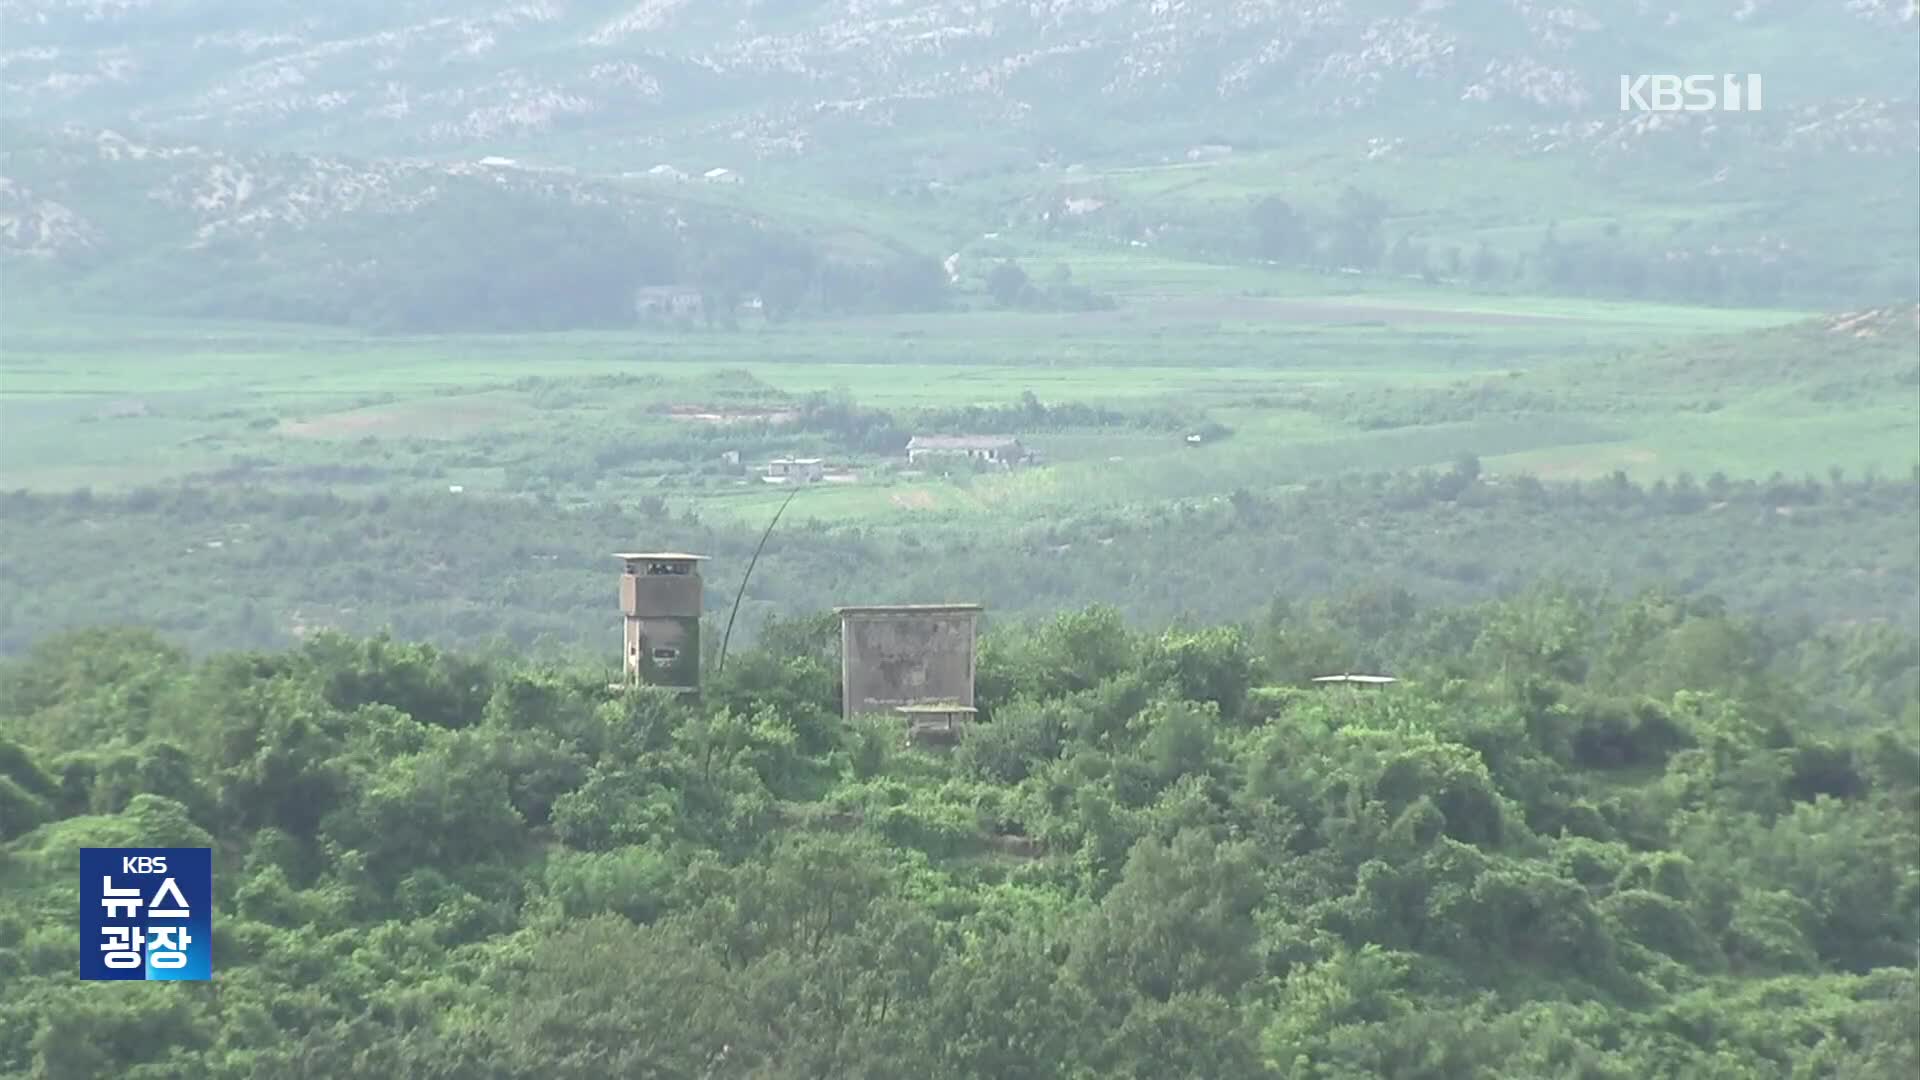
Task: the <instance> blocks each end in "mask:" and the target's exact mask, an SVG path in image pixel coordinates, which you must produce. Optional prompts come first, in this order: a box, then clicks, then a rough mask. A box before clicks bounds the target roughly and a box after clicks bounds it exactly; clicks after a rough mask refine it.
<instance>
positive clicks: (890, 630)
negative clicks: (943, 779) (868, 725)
mask: <svg viewBox="0 0 1920 1080" xmlns="http://www.w3.org/2000/svg"><path fill="white" fill-rule="evenodd" d="M833 610H834V613H835V614H837V615H839V616H840V688H841V698H842V700H843V701H844V702H845V713H846V718H847V719H848V720H851V719H853V718H854V717H856V716H861V715H864V714H868V713H883V714H884V713H889V712H896V710H898V709H899V707H900V706H902V705H927V704H935V703H937V704H941V705H943V706H945V707H946V708H947V709H948V710H955V709H958V710H964V712H965V713H966V714H968V715H970V714H971V713H972V705H973V674H974V670H973V667H974V637H975V634H976V631H977V624H978V621H979V618H980V611H981V606H980V605H979V604H893V605H885V606H870V607H840V608H834V609H833ZM896 715H897V712H896Z"/></svg>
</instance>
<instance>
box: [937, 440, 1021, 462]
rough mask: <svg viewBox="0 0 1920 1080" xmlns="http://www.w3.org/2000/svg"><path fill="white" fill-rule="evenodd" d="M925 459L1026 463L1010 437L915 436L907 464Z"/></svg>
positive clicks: (1018, 443)
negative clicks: (937, 457) (942, 458)
mask: <svg viewBox="0 0 1920 1080" xmlns="http://www.w3.org/2000/svg"><path fill="white" fill-rule="evenodd" d="M928 455H942V456H947V455H951V456H955V457H966V458H972V459H974V460H975V461H992V462H998V463H1001V464H1012V463H1014V462H1017V461H1025V460H1026V459H1027V449H1026V447H1024V446H1021V445H1020V440H1019V439H1016V438H1014V437H1013V436H1011V435H915V436H914V437H913V438H911V439H908V440H907V460H908V461H909V462H913V461H919V460H920V459H921V458H923V457H926V456H928Z"/></svg>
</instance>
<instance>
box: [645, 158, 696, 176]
mask: <svg viewBox="0 0 1920 1080" xmlns="http://www.w3.org/2000/svg"><path fill="white" fill-rule="evenodd" d="M647 175H648V176H650V177H652V178H653V179H655V180H674V181H679V180H685V179H686V178H687V174H686V173H683V172H681V171H680V170H679V169H676V168H674V167H673V166H671V165H668V164H666V163H665V162H661V163H660V164H658V165H655V166H654V167H653V168H651V169H648V170H647Z"/></svg>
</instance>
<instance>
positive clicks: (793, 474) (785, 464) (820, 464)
mask: <svg viewBox="0 0 1920 1080" xmlns="http://www.w3.org/2000/svg"><path fill="white" fill-rule="evenodd" d="M826 473H827V468H826V463H825V462H824V461H822V460H821V459H820V458H774V459H773V460H772V461H769V462H767V482H768V483H770V484H811V483H813V482H815V481H817V480H819V479H820V478H821V477H823V476H825V475H826Z"/></svg>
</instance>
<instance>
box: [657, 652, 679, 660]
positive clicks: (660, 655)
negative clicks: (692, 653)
mask: <svg viewBox="0 0 1920 1080" xmlns="http://www.w3.org/2000/svg"><path fill="white" fill-rule="evenodd" d="M653 658H654V659H655V660H678V659H680V650H679V649H655V650H653Z"/></svg>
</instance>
